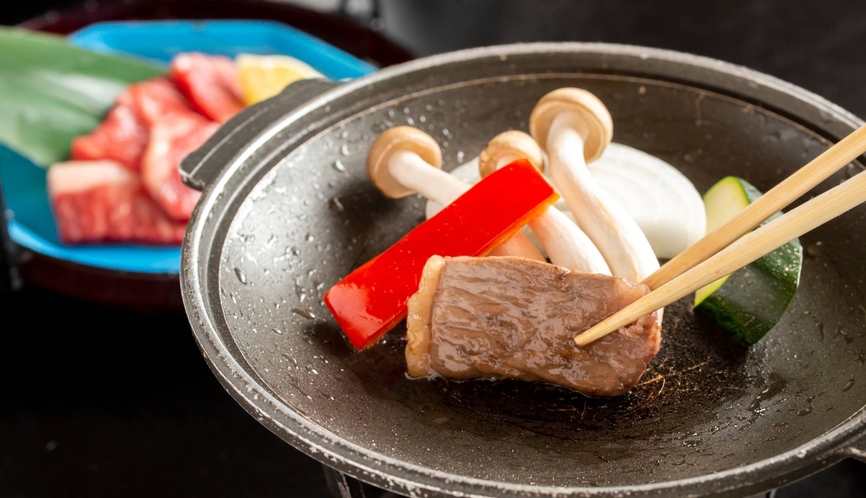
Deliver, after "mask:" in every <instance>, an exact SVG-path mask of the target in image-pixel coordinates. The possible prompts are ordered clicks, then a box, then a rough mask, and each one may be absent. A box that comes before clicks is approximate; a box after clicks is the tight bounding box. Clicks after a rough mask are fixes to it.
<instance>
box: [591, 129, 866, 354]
mask: <svg viewBox="0 0 866 498" xmlns="http://www.w3.org/2000/svg"><path fill="white" fill-rule="evenodd" d="M861 130H862V128H861ZM858 131H860V130H858ZM863 202H866V171H864V172H862V173H858V174H857V175H856V176H855V177H854V178H852V179H850V180H848V181H846V182H845V183H843V184H841V185H839V186H838V187H834V188H832V189H830V190H828V191H827V192H824V193H823V194H821V195H819V196H817V197H815V198H814V199H812V200H810V201H808V202H806V203H804V204H802V205H801V206H799V207H797V208H796V209H793V210H791V211H790V212H788V213H786V214H784V215H782V216H780V217H779V218H776V219H775V220H773V221H771V222H770V223H767V224H766V225H764V226H762V227H760V228H758V229H757V230H755V231H754V232H751V233H749V234H747V235H744V236H743V237H741V238H740V239H738V240H737V241H736V242H734V243H733V244H731V245H729V246H728V247H726V248H724V249H722V250H721V251H719V252H718V253H716V254H715V255H714V256H712V257H710V258H708V259H707V260H705V261H704V262H702V263H699V264H698V265H696V266H695V267H694V268H692V269H690V270H688V271H686V272H685V273H682V274H681V275H679V276H678V277H675V278H674V279H673V280H671V281H669V282H668V283H666V284H663V285H662V286H661V287H659V288H658V289H656V290H654V291H652V292H650V293H649V294H647V295H645V296H644V297H642V298H640V299H638V300H637V301H635V302H633V303H632V304H630V305H628V306H626V307H625V308H623V309H621V310H619V311H618V312H616V313H614V314H613V315H611V316H610V317H608V318H607V319H605V320H603V321H601V322H600V323H598V324H596V325H595V326H594V327H591V328H590V329H588V330H586V331H585V332H583V333H581V334H579V335H578V336H577V337H575V338H574V342H575V343H576V344H577V345H578V346H585V345H587V344H589V343H591V342H593V341H596V340H598V339H601V338H602V337H604V336H605V335H607V334H610V333H611V332H614V331H616V330H618V329H619V328H620V327H624V326H626V325H628V324H630V323H632V322H634V321H635V320H637V319H638V318H639V317H641V316H642V315H645V314H647V313H650V312H652V311H655V310H657V309H659V308H662V307H664V306H666V305H668V304H670V303H672V302H674V301H676V300H677V299H679V298H681V297H684V296H687V295H688V294H690V293H692V292H694V291H696V290H698V289H700V288H701V287H703V286H705V285H707V284H709V283H710V282H713V281H715V280H717V279H719V278H721V277H723V276H725V275H728V274H730V273H732V272H734V271H736V270H738V269H740V268H742V267H744V266H746V265H747V264H749V263H751V262H752V261H755V260H756V259H758V258H760V257H761V256H763V255H765V254H767V253H769V252H770V251H773V250H775V249H777V248H779V247H781V246H782V245H784V244H787V243H788V242H789V241H791V240H793V239H795V238H797V237H799V236H801V235H803V234H804V233H806V232H808V231H809V230H812V229H813V228H815V227H817V226H819V225H822V224H824V223H826V222H827V221H829V220H832V219H833V218H835V217H837V216H839V215H841V214H842V213H845V212H846V211H848V210H850V209H852V208H854V207H855V206H857V205H859V204H861V203H863ZM753 205H754V204H753Z"/></svg>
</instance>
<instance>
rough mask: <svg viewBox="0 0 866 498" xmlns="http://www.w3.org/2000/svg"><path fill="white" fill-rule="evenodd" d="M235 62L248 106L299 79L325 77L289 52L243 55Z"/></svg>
mask: <svg viewBox="0 0 866 498" xmlns="http://www.w3.org/2000/svg"><path fill="white" fill-rule="evenodd" d="M235 61H236V63H237V68H238V78H239V79H240V84H241V90H242V92H243V98H244V103H246V104H247V105H252V104H255V103H257V102H261V101H263V100H266V99H269V98H271V97H273V96H275V95H277V94H278V93H280V92H281V91H283V89H284V88H285V87H286V86H288V85H289V84H290V83H294V82H295V81H298V80H302V79H306V78H323V77H324V76H323V75H322V73H320V72H318V71H316V70H315V69H313V68H312V67H311V66H309V65H308V64H306V63H305V62H301V61H299V60H298V59H295V58H294V57H289V56H287V55H252V54H240V55H238V56H237V58H236V60H235Z"/></svg>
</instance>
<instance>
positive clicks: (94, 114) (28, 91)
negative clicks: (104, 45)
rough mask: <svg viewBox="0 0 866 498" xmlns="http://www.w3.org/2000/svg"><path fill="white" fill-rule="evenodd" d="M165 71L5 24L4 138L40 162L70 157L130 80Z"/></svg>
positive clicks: (1, 58)
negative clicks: (71, 148)
mask: <svg viewBox="0 0 866 498" xmlns="http://www.w3.org/2000/svg"><path fill="white" fill-rule="evenodd" d="M164 73H165V69H164V68H161V67H159V66H154V65H151V64H147V63H144V62H140V61H138V60H134V59H125V58H120V57H116V56H110V55H103V54H98V53H95V52H91V51H89V50H84V49H81V48H77V47H74V46H72V45H69V44H68V43H66V41H65V40H64V39H63V38H61V37H58V36H53V35H45V34H39V33H34V32H32V31H26V30H22V29H17V28H3V27H0V142H2V143H3V144H4V145H6V146H7V147H9V148H11V149H13V150H15V151H16V152H18V153H19V154H21V155H23V156H25V157H27V158H28V159H30V160H31V161H33V162H34V163H36V164H38V165H40V166H50V165H51V164H53V163H55V162H57V161H63V160H65V159H67V158H68V157H69V146H70V143H71V142H72V139H73V138H75V137H76V136H79V135H85V134H87V133H89V132H90V131H92V130H93V129H94V128H95V127H96V126H97V125H99V123H100V122H102V119H103V117H104V116H105V113H106V112H108V110H109V109H110V108H111V106H112V104H113V103H114V100H115V98H116V97H117V96H118V94H120V93H121V92H122V91H123V90H124V89H125V88H126V87H127V86H129V84H131V83H135V82H138V81H144V80H147V79H150V78H153V77H155V76H159V75H161V74H164Z"/></svg>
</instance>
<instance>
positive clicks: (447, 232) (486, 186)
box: [325, 160, 559, 349]
mask: <svg viewBox="0 0 866 498" xmlns="http://www.w3.org/2000/svg"><path fill="white" fill-rule="evenodd" d="M558 198H559V196H558V195H557V194H556V192H555V191H554V190H553V187H551V186H550V184H549V183H547V181H546V180H545V179H544V177H542V176H541V174H539V173H538V171H536V169H535V168H533V167H532V165H530V164H529V162H528V161H526V160H519V161H515V162H513V163H511V164H509V165H508V166H506V167H504V168H501V169H499V170H498V171H496V172H494V173H492V174H491V175H489V176H488V177H486V178H485V179H483V180H481V181H480V182H479V183H478V184H476V185H475V186H474V187H472V188H471V189H470V190H469V191H468V192H466V193H465V194H463V195H462V196H460V197H459V198H458V199H457V200H455V201H454V202H452V203H451V204H450V205H448V206H446V207H445V208H444V209H443V210H442V211H440V212H439V214H437V215H436V216H434V217H432V218H430V219H429V220H427V221H425V222H424V223H422V224H420V225H418V226H417V227H415V229H413V230H412V231H411V232H409V233H408V234H406V235H405V236H404V237H403V238H402V239H400V240H399V241H397V242H396V243H395V244H394V245H393V246H391V247H390V248H388V249H386V250H385V252H383V253H382V254H380V255H378V256H376V257H375V258H373V259H371V260H370V261H368V262H367V263H365V264H364V265H363V266H361V267H360V268H358V269H357V270H355V271H353V272H352V273H350V274H349V275H348V276H347V277H346V278H344V279H343V280H341V281H339V282H338V283H337V284H336V285H334V286H333V287H331V289H330V290H328V293H327V294H325V304H326V305H327V306H328V309H330V310H331V314H333V315H334V318H336V320H337V323H338V324H339V325H340V327H341V328H342V329H343V332H344V333H345V334H346V337H348V339H349V342H351V343H352V345H353V346H354V347H355V348H356V349H364V348H367V347H369V346H372V345H373V344H374V343H375V342H376V341H377V340H378V339H379V338H380V337H382V335H384V334H385V332H387V331H389V330H391V329H392V328H393V327H394V326H395V325H397V323H399V322H400V321H401V320H403V319H404V318H405V317H406V302H407V301H408V299H409V297H411V296H412V294H414V293H415V292H416V291H417V290H418V284H419V282H420V280H421V273H422V271H423V269H424V264H425V263H426V262H427V260H428V259H430V257H431V256H434V255H438V256H483V255H485V254H487V253H488V252H490V251H491V250H492V249H494V248H495V247H496V246H498V245H500V244H501V243H502V242H504V241H505V240H507V239H508V238H509V237H511V236H512V235H514V234H515V233H516V232H517V231H518V230H520V228H521V227H523V226H524V225H526V223H528V222H529V221H531V220H533V219H534V218H536V217H537V216H538V215H540V214H541V213H542V211H544V210H545V209H546V208H547V207H549V206H550V205H552V204H553V203H554V202H556V200H557V199H558Z"/></svg>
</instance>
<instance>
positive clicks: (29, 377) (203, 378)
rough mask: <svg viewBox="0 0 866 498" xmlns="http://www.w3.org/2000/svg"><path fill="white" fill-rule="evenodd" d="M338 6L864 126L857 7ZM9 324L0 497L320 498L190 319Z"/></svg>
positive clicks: (824, 490)
mask: <svg viewBox="0 0 866 498" xmlns="http://www.w3.org/2000/svg"><path fill="white" fill-rule="evenodd" d="M310 2H313V0H307V1H305V2H304V3H305V4H309V3H310ZM3 3H4V5H3V6H2V7H0V23H2V24H17V23H19V22H22V21H24V20H26V19H28V18H30V17H33V16H35V15H38V14H42V13H43V12H45V11H48V10H50V9H54V8H61V7H65V6H69V5H74V4H76V3H77V2H73V1H69V0H26V1H24V2H14V3H13V2H9V1H7V2H3ZM93 5H95V4H93ZM333 5H338V6H341V10H340V11H339V12H337V13H336V14H335V15H348V16H351V17H352V18H353V19H355V20H357V21H358V22H365V23H372V25H374V26H377V27H379V28H381V29H383V32H384V33H385V34H386V35H388V36H390V37H391V38H392V39H394V40H396V41H398V42H400V43H401V44H403V45H404V46H405V47H407V48H409V49H411V50H412V51H413V52H414V53H415V54H416V55H426V54H430V53H435V52H441V51H446V50H453V49H459V48H463V47H468V46H477V45H489V44H495V43H508V42H516V41H535V40H580V41H605V42H618V43H629V44H639V45H646V46H653V47H661V48H669V49H674V50H681V51H686V52H692V53H697V54H701V55H707V56H710V57H714V58H718V59H722V60H726V61H729V62H733V63H737V64H742V65H746V66H750V67H752V68H754V69H758V70H760V71H764V72H767V73H770V74H772V75H774V76H777V77H780V78H782V79H785V80H788V81H791V82H793V83H795V84H798V85H800V86H803V87H805V88H807V89H809V90H811V91H814V92H816V93H818V94H821V95H823V96H825V97H827V98H828V99H830V100H832V101H834V102H835V103H837V104H840V105H841V106H843V107H845V108H846V109H848V110H850V111H852V112H854V113H855V114H857V115H860V116H866V92H864V91H863V90H862V88H863V86H864V85H866V61H864V53H866V2H864V1H862V0H855V1H847V2H846V1H840V0H825V1H821V2H791V1H775V2H771V1H766V0H765V1H742V0H726V1H710V2H693V1H673V0H671V1H662V2H635V1H626V0H617V1H610V0H608V1H564V0H562V1H560V0H556V1H554V0H547V1H543V2H539V1H534V0H523V1H519V0H504V1H499V0H496V1H493V0H472V1H469V0H467V1H432V0H425V1H417V0H416V1H406V0H383V1H381V2H378V3H375V2H373V1H372V0H368V1H354V2H353V1H345V2H340V1H337V0H335V1H324V0H323V1H322V2H319V5H318V8H321V9H328V8H331V7H332V6H333ZM202 17H207V12H202ZM0 317H2V318H3V320H2V321H0V338H2V340H3V342H2V343H0V344H2V345H0V355H2V360H0V378H2V379H3V383H4V389H3V394H2V397H0V497H7V496H9V497H19V496H20V497H42V496H154V495H156V496H176V495H183V496H309V497H319V496H327V490H326V486H325V481H324V475H323V473H322V471H321V468H320V467H319V465H318V464H317V463H315V462H314V461H313V460H310V459H308V458H306V457H304V456H303V455H301V454H300V453H298V452H297V451H295V450H294V449H292V448H291V447H289V446H288V445H285V444H284V443H282V442H281V441H280V440H279V439H278V438H277V437H275V436H273V435H271V434H270V433H269V432H268V431H267V430H265V429H264V428H263V427H261V426H260V425H259V424H258V423H257V422H256V421H255V420H254V419H253V418H252V417H250V416H249V415H247V414H246V413H245V412H244V411H243V410H242V409H241V408H240V406H238V405H237V404H236V403H235V402H234V401H233V400H232V399H231V398H230V397H229V396H228V394H226V393H225V391H224V390H223V389H222V387H220V385H219V383H218V382H217V380H216V379H215V378H214V376H213V375H212V374H211V372H210V371H209V370H208V368H207V366H206V365H205V362H204V360H203V359H202V357H201V354H200V353H199V351H198V349H197V347H196V345H195V343H194V341H193V338H192V334H191V333H190V331H189V328H188V325H187V322H186V318H185V316H184V315H182V314H177V313H174V314H172V313H140V312H133V311H129V310H123V309H117V308H109V307H104V306H97V305H93V304H89V303H86V302H80V301H77V300H75V299H73V298H69V297H65V296H59V295H55V294H52V293H49V292H46V291H42V290H39V289H34V288H27V287H25V289H24V290H22V291H20V292H18V293H15V294H0ZM828 368H831V366H828ZM864 470H866V466H864V465H863V464H860V463H857V462H853V461H846V462H843V463H841V464H839V465H837V466H835V467H833V468H831V469H829V470H826V471H824V472H822V473H821V474H818V475H816V476H814V477H812V478H809V479H807V480H805V481H801V482H799V483H796V484H794V485H792V486H789V487H787V488H784V489H782V490H780V491H779V492H778V494H777V496H778V497H780V498H791V497H806V496H834V497H855V496H866V472H864Z"/></svg>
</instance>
